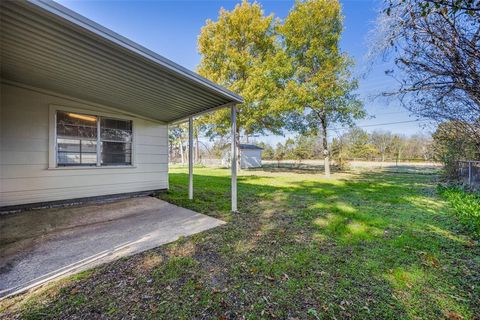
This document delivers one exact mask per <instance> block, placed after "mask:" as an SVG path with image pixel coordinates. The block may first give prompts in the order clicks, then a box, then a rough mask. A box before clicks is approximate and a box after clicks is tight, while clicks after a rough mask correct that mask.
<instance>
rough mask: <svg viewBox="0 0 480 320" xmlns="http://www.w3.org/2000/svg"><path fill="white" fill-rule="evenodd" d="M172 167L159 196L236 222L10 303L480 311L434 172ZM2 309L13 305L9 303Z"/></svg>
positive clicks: (464, 233) (476, 265) (452, 315)
mask: <svg viewBox="0 0 480 320" xmlns="http://www.w3.org/2000/svg"><path fill="white" fill-rule="evenodd" d="M195 173H196V175H195V179H194V184H195V200H193V201H189V200H187V199H186V198H187V174H186V169H183V168H174V169H172V170H171V174H170V191H169V192H168V193H164V194H161V195H160V198H162V199H165V200H167V201H170V202H172V203H176V204H178V205H180V206H184V207H187V208H191V209H193V210H197V211H199V212H202V213H205V214H208V215H211V216H213V217H216V218H220V219H223V220H225V221H227V222H228V223H227V224H226V225H225V226H222V227H219V228H216V229H213V230H210V231H207V232H204V233H202V234H199V235H196V236H193V237H189V238H185V239H180V240H179V241H177V242H175V243H173V244H170V245H167V246H163V247H161V248H157V249H154V250H150V251H148V252H145V253H143V254H139V255H135V256H133V257H130V258H126V259H122V260H120V261H117V262H114V263H111V264H107V265H105V266H103V267H100V268H96V269H94V270H92V271H89V272H84V273H82V274H80V275H78V276H76V277H72V278H70V279H67V280H62V281H59V282H57V283H54V284H52V285H49V286H48V287H47V288H44V289H40V290H38V291H37V292H34V293H31V294H28V295H24V296H20V297H17V298H14V299H9V300H6V301H3V302H1V307H0V308H3V312H4V315H5V316H6V317H14V316H19V315H20V316H22V317H23V318H26V319H40V318H41V319H48V318H66V317H79V318H95V317H98V316H99V315H103V316H104V317H112V318H122V317H125V318H132V317H133V316H136V318H139V319H145V318H167V319H176V318H184V319H191V318H199V319H203V318H213V319H238V318H248V319H261V318H281V319H282V318H283V319H288V318H290V319H333V318H337V319H344V318H356V319H398V318H402V319H439V318H446V319H478V317H479V315H480V246H479V244H478V241H476V240H475V239H474V238H472V235H471V233H469V232H468V230H466V229H464V227H463V226H464V225H463V224H461V223H459V221H458V220H457V219H458V217H457V216H456V215H455V214H454V213H453V211H454V210H453V209H451V208H450V206H449V205H448V204H447V203H446V202H444V200H442V199H441V198H440V197H439V196H437V191H436V190H437V189H436V182H435V180H436V176H435V175H432V174H428V175H422V174H418V173H416V174H412V173H392V172H390V173H386V172H384V173H382V172H372V171H370V172H368V171H365V172H357V173H351V174H336V175H334V177H332V178H331V179H325V178H323V177H322V176H321V175H320V174H312V173H291V172H264V171H249V172H246V173H245V172H244V173H242V174H241V175H240V177H239V188H238V189H239V208H240V213H238V214H231V213H230V212H229V208H230V195H229V191H230V178H229V171H228V170H224V169H205V168H196V169H195ZM0 310H1V309H0Z"/></svg>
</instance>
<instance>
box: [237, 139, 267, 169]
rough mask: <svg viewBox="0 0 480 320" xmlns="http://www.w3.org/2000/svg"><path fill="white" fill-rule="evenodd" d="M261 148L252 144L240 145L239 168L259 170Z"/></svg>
mask: <svg viewBox="0 0 480 320" xmlns="http://www.w3.org/2000/svg"><path fill="white" fill-rule="evenodd" d="M262 151H263V148H261V147H259V146H256V145H254V144H243V143H242V144H240V168H242V169H249V168H260V167H261V166H262Z"/></svg>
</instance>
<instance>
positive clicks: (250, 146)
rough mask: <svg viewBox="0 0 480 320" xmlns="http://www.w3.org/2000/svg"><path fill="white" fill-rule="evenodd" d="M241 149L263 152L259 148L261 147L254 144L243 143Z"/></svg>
mask: <svg viewBox="0 0 480 320" xmlns="http://www.w3.org/2000/svg"><path fill="white" fill-rule="evenodd" d="M240 149H244V150H246V149H249V150H263V148H262V147H259V146H257V145H254V144H243V143H241V144H240Z"/></svg>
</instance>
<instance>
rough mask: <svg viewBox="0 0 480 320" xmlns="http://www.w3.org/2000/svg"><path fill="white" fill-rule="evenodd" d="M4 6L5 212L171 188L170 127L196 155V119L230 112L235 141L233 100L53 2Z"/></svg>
mask: <svg viewBox="0 0 480 320" xmlns="http://www.w3.org/2000/svg"><path fill="white" fill-rule="evenodd" d="M0 6H1V7H0V10H1V39H2V40H1V41H2V43H1V113H0V115H1V116H0V133H1V134H0V152H1V156H0V208H1V209H2V210H6V209H9V208H10V209H11V208H16V207H17V206H38V205H39V204H42V205H45V204H47V205H48V204H50V203H57V202H59V201H71V200H72V199H76V201H78V200H79V199H89V198H91V197H105V196H111V195H119V194H131V193H139V192H150V191H152V190H165V189H168V159H167V158H168V125H169V124H172V123H178V122H181V121H189V123H190V147H189V152H190V153H191V154H192V150H193V149H192V145H193V144H192V143H191V142H192V137H193V134H192V119H193V117H194V116H196V115H199V114H202V113H204V112H208V111H212V110H215V109H218V108H226V107H228V108H231V114H232V132H233V133H234V134H235V132H236V128H235V127H236V107H235V105H236V104H238V103H242V101H243V100H242V98H241V97H240V96H238V95H236V94H235V93H233V92H231V91H229V90H227V89H225V88H223V87H221V86H219V85H217V84H215V83H212V82H211V81H209V80H207V79H205V78H202V77H201V76H199V75H197V74H195V73H193V72H191V71H189V70H187V69H186V68H183V67H181V66H180V65H178V64H175V63H173V62H172V61H170V60H168V59H166V58H164V57H162V56H160V55H158V54H156V53H154V52H152V51H150V50H148V49H146V48H144V47H142V46H140V45H138V44H136V43H134V42H132V41H130V40H128V39H126V38H124V37H122V36H120V35H118V34H116V33H114V32H112V31H111V30H108V29H106V28H105V27H103V26H101V25H99V24H97V23H95V22H93V21H91V20H89V19H86V18H85V17H83V16H80V15H79V14H77V13H75V12H73V11H71V10H69V9H67V8H65V7H63V6H61V5H59V4H57V3H55V2H51V1H46V0H31V1H2V2H1V3H0ZM235 140H236V139H233V142H232V153H233V155H234V157H233V159H232V160H233V161H232V186H231V188H232V190H231V192H232V210H234V211H235V210H236V168H235V166H236V162H235V161H234V160H235V157H236V148H235V145H234V144H235ZM192 158H193V157H190V159H192ZM189 177H190V179H189V197H190V198H192V197H193V178H192V177H193V164H192V163H190V169H189Z"/></svg>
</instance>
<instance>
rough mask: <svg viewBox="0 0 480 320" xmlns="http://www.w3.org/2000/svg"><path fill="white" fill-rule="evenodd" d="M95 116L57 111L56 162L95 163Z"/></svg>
mask: <svg viewBox="0 0 480 320" xmlns="http://www.w3.org/2000/svg"><path fill="white" fill-rule="evenodd" d="M97 121H98V119H97V117H95V116H90V115H83V114H76V113H68V112H57V164H58V165H59V166H72V165H75V166H78V165H85V166H95V165H96V164H97Z"/></svg>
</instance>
